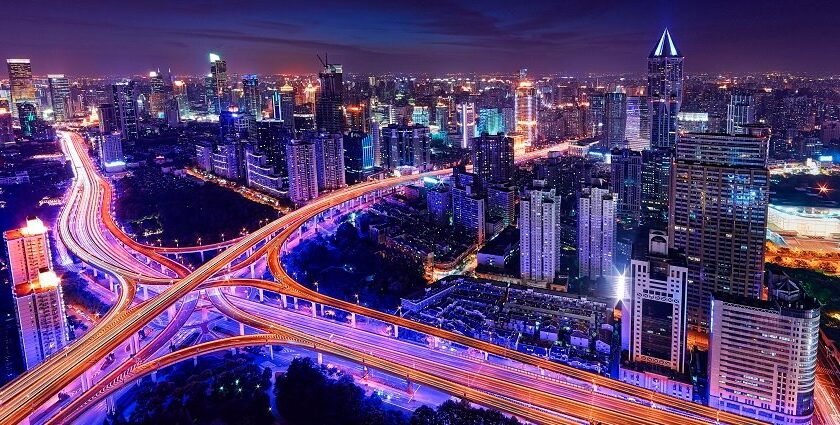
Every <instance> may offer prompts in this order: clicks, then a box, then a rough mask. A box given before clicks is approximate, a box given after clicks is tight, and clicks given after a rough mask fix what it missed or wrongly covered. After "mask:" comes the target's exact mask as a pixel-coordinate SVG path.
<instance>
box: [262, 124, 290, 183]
mask: <svg viewBox="0 0 840 425" xmlns="http://www.w3.org/2000/svg"><path fill="white" fill-rule="evenodd" d="M291 140H292V132H291V131H290V129H289V128H288V127H286V123H285V122H284V121H280V120H276V119H274V120H262V121H258V122H257V150H258V151H259V152H260V153H262V154H264V155H265V156H266V163H267V164H268V165H269V166H271V167H272V168H273V169H274V172H275V173H277V174H279V175H280V176H282V177H283V187H287V186H288V180H289V172H288V164H287V161H286V145H288V143H289V142H290V141H291Z"/></svg>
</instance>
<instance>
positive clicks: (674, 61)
mask: <svg viewBox="0 0 840 425" xmlns="http://www.w3.org/2000/svg"><path fill="white" fill-rule="evenodd" d="M683 59H684V58H683V56H682V54H681V53H680V51H679V50H677V48H676V46H674V41H673V40H672V39H671V33H669V32H668V30H667V29H666V30H665V31H664V32H663V33H662V37H660V38H659V42H658V43H656V46H655V47H654V48H653V50H651V52H650V56H648V99H649V103H650V114H651V120H650V123H651V131H650V146H651V148H666V149H671V148H673V147H674V144H675V143H676V140H677V114H678V113H679V112H680V106H682V96H683V88H682V86H683Z"/></svg>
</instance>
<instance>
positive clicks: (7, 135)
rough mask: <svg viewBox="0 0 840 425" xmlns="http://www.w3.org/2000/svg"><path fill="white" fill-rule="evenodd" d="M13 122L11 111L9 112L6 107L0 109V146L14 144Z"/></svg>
mask: <svg viewBox="0 0 840 425" xmlns="http://www.w3.org/2000/svg"><path fill="white" fill-rule="evenodd" d="M13 122H14V118H13V117H12V111H11V110H9V108H8V105H6V107H0V146H3V145H7V144H11V143H14V142H15V131H14V128H13V127H12V125H13Z"/></svg>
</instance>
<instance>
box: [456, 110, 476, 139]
mask: <svg viewBox="0 0 840 425" xmlns="http://www.w3.org/2000/svg"><path fill="white" fill-rule="evenodd" d="M458 131H459V132H460V134H461V137H460V140H461V148H462V149H469V148H470V139H472V138H473V137H475V136H476V134H475V103H472V102H465V103H461V104H459V105H458Z"/></svg>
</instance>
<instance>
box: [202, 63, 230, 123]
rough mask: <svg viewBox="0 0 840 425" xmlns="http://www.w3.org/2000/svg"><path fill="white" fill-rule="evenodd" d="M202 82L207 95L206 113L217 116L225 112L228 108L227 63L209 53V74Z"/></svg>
mask: <svg viewBox="0 0 840 425" xmlns="http://www.w3.org/2000/svg"><path fill="white" fill-rule="evenodd" d="M204 82H205V89H206V93H207V94H206V96H207V105H208V108H207V112H210V113H213V114H218V113H220V112H222V111H225V110H227V109H228V106H230V87H229V86H228V75H227V62H225V61H223V60H222V58H221V57H220V56H219V55H217V54H215V53H210V74H209V75H208V76H207V79H205V80H204Z"/></svg>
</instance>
